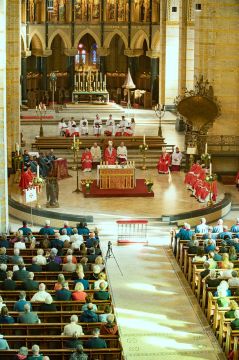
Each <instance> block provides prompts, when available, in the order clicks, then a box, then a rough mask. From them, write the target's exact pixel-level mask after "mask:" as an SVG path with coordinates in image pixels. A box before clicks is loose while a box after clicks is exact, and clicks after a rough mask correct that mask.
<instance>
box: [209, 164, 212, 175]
mask: <svg viewBox="0 0 239 360" xmlns="http://www.w3.org/2000/svg"><path fill="white" fill-rule="evenodd" d="M209 175H210V176H211V175H212V163H211V162H210V167H209Z"/></svg>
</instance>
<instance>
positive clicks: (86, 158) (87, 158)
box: [81, 148, 92, 172]
mask: <svg viewBox="0 0 239 360" xmlns="http://www.w3.org/2000/svg"><path fill="white" fill-rule="evenodd" d="M81 166H82V171H84V172H87V171H91V169H92V155H91V152H90V150H89V149H88V148H86V149H85V151H84V152H83V154H82V157H81Z"/></svg>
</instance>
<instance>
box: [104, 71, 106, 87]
mask: <svg viewBox="0 0 239 360" xmlns="http://www.w3.org/2000/svg"><path fill="white" fill-rule="evenodd" d="M104 85H105V86H106V74H105V76H104Z"/></svg>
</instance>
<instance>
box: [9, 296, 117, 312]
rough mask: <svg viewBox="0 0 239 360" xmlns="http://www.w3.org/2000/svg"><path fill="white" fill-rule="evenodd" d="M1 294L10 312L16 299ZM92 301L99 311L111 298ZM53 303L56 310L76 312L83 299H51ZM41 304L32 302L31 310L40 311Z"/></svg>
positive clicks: (108, 303) (79, 309)
mask: <svg viewBox="0 0 239 360" xmlns="http://www.w3.org/2000/svg"><path fill="white" fill-rule="evenodd" d="M2 296H3V298H4V304H6V306H7V308H8V310H9V311H10V312H11V311H13V307H14V304H15V302H16V300H7V299H5V296H4V294H2ZM92 302H93V304H96V306H97V308H98V311H101V310H102V309H104V307H105V306H106V305H111V300H95V299H93V301H92ZM53 303H54V304H55V305H56V307H57V310H58V311H59V312H65V311H67V312H68V313H69V312H76V311H77V313H78V312H79V311H81V308H82V306H83V305H84V304H85V302H84V301H53ZM41 304H42V303H39V302H34V303H32V309H33V311H36V312H39V313H40V311H39V308H40V305H41Z"/></svg>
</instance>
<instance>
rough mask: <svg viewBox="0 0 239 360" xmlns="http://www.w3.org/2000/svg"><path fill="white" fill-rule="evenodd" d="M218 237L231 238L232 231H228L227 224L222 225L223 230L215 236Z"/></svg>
mask: <svg viewBox="0 0 239 360" xmlns="http://www.w3.org/2000/svg"><path fill="white" fill-rule="evenodd" d="M217 238H218V239H222V240H223V239H229V240H231V239H232V233H231V231H228V226H226V225H224V226H223V231H222V232H220V233H219V234H218V236H217Z"/></svg>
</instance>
